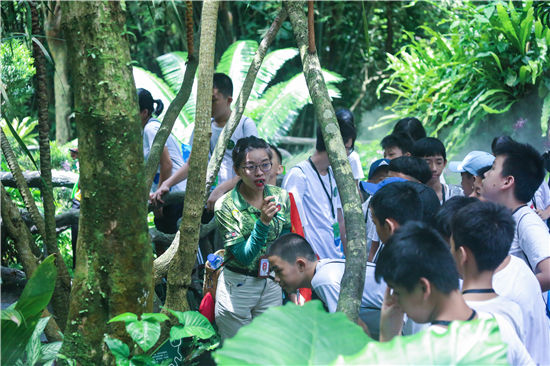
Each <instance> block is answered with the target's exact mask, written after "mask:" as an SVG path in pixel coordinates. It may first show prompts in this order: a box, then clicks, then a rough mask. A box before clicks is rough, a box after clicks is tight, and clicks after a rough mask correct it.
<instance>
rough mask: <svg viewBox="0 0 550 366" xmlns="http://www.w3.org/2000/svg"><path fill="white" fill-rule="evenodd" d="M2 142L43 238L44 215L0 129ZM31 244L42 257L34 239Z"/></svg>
mask: <svg viewBox="0 0 550 366" xmlns="http://www.w3.org/2000/svg"><path fill="white" fill-rule="evenodd" d="M0 142H1V145H2V152H3V153H4V157H5V158H6V161H7V163H8V166H9V168H10V171H11V173H12V174H13V177H14V178H15V182H16V184H17V188H18V189H19V193H20V194H21V197H23V202H25V206H26V207H27V210H28V211H29V213H30V215H31V218H32V220H33V221H34V224H35V225H36V227H37V228H38V233H39V234H40V235H41V236H42V237H43V238H45V237H46V227H45V224H44V219H43V218H42V215H40V212H39V211H38V207H36V203H35V202H34V198H33V196H32V193H31V191H30V189H29V186H28V185H27V181H26V180H25V177H24V176H23V173H22V172H21V168H20V167H19V164H18V163H17V159H16V157H15V154H14V153H13V150H12V149H11V146H10V142H9V141H8V139H7V138H6V135H5V134H4V131H3V130H0ZM2 189H3V188H2ZM29 245H30V247H31V249H32V252H33V253H34V255H35V256H36V257H37V258H40V257H41V253H40V250H39V249H38V247H37V246H36V244H35V243H34V241H32V243H31V244H29Z"/></svg>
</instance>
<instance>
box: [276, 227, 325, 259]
mask: <svg viewBox="0 0 550 366" xmlns="http://www.w3.org/2000/svg"><path fill="white" fill-rule="evenodd" d="M272 255H274V256H277V257H280V258H281V259H282V260H284V261H286V262H288V263H294V262H295V261H296V259H297V258H298V257H303V258H305V259H307V260H308V261H311V262H314V261H316V260H317V257H316V256H315V252H314V251H313V249H312V248H311V245H310V244H309V243H308V241H307V240H306V239H305V238H303V237H302V236H300V235H298V234H295V233H287V234H284V235H281V236H280V237H279V238H277V239H276V240H275V241H274V242H273V243H271V246H270V247H269V249H268V250H267V256H268V257H269V256H272Z"/></svg>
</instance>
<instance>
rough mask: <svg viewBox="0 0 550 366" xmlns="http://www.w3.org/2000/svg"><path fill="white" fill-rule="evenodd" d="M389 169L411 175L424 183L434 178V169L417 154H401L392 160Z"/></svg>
mask: <svg viewBox="0 0 550 366" xmlns="http://www.w3.org/2000/svg"><path fill="white" fill-rule="evenodd" d="M389 170H390V171H392V172H398V173H403V174H407V175H410V176H411V177H413V178H415V179H418V181H419V182H420V183H423V184H426V183H427V182H428V181H429V180H430V179H431V178H432V170H431V169H430V166H429V165H428V163H426V161H425V160H424V159H420V158H417V157H415V156H400V157H398V158H395V159H392V160H390V164H389Z"/></svg>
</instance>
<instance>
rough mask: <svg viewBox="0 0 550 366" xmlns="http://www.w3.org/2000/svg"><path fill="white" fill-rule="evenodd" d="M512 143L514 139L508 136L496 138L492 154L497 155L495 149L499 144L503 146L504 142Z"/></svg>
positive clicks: (492, 143) (492, 146)
mask: <svg viewBox="0 0 550 366" xmlns="http://www.w3.org/2000/svg"><path fill="white" fill-rule="evenodd" d="M510 141H513V139H512V138H511V137H510V136H508V135H501V136H496V137H495V138H494V139H493V141H492V142H491V152H492V153H493V155H496V154H495V148H496V147H497V145H498V144H501V143H503V142H510Z"/></svg>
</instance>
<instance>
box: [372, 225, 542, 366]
mask: <svg viewBox="0 0 550 366" xmlns="http://www.w3.org/2000/svg"><path fill="white" fill-rule="evenodd" d="M375 278H376V280H377V281H380V280H381V279H382V278H383V279H384V281H385V282H386V284H387V286H388V289H387V290H386V294H385V296H384V303H383V305H382V312H381V320H380V340H381V341H384V342H385V341H389V340H391V339H392V338H393V337H395V336H396V335H399V334H400V333H401V329H402V326H403V315H404V314H405V313H406V314H407V316H408V317H409V318H411V319H412V320H414V321H415V322H417V323H431V326H430V328H429V329H430V331H435V332H444V331H445V328H446V327H447V326H448V325H449V324H450V323H451V322H452V321H456V320H459V321H470V320H473V319H476V318H483V319H485V318H490V317H493V316H492V315H490V314H487V313H482V312H480V313H479V314H478V313H477V312H476V311H475V310H473V309H471V308H470V307H469V306H468V305H467V304H466V302H465V301H464V298H463V297H462V294H461V293H460V292H459V289H458V271H457V269H456V266H455V263H454V260H453V257H452V255H451V253H450V252H449V249H448V247H447V244H446V243H445V241H444V240H443V238H441V236H440V235H439V234H437V232H435V230H433V229H431V228H429V227H428V226H427V225H426V224H423V223H420V222H409V223H407V224H405V225H403V226H402V227H400V228H399V229H398V230H397V231H396V232H395V234H394V235H393V236H392V237H391V238H390V239H389V241H388V242H387V243H386V246H385V247H384V249H382V252H381V254H380V257H379V259H378V263H377V265H376V271H375ZM494 318H495V319H496V321H497V323H498V325H499V330H500V334H501V336H502V340H503V342H504V343H506V344H507V345H508V353H507V360H508V362H509V363H510V364H511V365H526V364H528V365H534V362H533V360H532V359H531V357H530V356H529V354H528V353H527V351H526V349H525V346H524V345H523V344H522V343H521V341H520V340H519V338H518V336H517V334H516V333H515V331H514V330H513V328H511V326H510V324H509V323H508V322H507V321H506V320H504V319H503V318H502V317H500V316H499V315H496V316H494ZM471 337H479V335H478V334H476V333H473V334H471ZM459 341H460V340H459ZM477 341H479V342H483V341H484V340H483V339H479V340H477Z"/></svg>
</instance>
